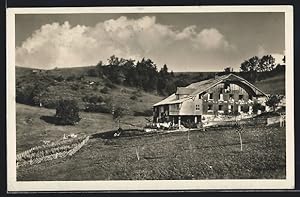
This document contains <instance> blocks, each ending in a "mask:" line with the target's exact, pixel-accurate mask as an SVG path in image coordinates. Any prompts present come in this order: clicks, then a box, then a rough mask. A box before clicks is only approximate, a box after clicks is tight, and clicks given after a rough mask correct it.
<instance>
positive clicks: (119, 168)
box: [17, 126, 285, 181]
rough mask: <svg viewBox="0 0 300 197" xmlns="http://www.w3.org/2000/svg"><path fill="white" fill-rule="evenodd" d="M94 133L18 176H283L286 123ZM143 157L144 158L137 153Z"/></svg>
mask: <svg viewBox="0 0 300 197" xmlns="http://www.w3.org/2000/svg"><path fill="white" fill-rule="evenodd" d="M242 138H243V141H244V142H243V151H240V142H239V136H238V134H237V133H236V132H235V131H234V130H231V129H226V130H213V131H204V132H203V131H190V132H189V134H188V133H187V132H180V133H164V134H162V133H155V134H147V135H144V136H132V137H120V138H114V139H102V138H92V139H91V140H90V141H89V142H88V143H87V145H85V146H84V147H83V148H82V149H80V150H79V151H78V152H77V153H76V154H75V155H73V156H72V157H67V158H64V159H61V160H52V161H49V162H46V163H41V164H37V165H33V166H28V167H24V168H19V169H18V170H17V180H18V181H46V180H50V181H51V180H56V181H71V180H72V181H76V180H157V179H159V180H174V179H187V180H196V179H236V178H238V179H254V178H255V179H257V178H259V179H283V178H285V128H279V127H274V126H272V127H266V126H260V127H255V128H254V127H248V128H244V133H243V134H242ZM138 158H139V159H138Z"/></svg>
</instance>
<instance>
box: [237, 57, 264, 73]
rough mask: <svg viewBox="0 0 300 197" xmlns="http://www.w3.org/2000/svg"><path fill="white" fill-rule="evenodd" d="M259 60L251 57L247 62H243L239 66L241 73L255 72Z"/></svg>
mask: <svg viewBox="0 0 300 197" xmlns="http://www.w3.org/2000/svg"><path fill="white" fill-rule="evenodd" d="M259 62H260V60H259V58H258V57H257V56H254V57H251V58H250V59H249V60H245V61H244V62H243V63H242V64H241V67H240V69H241V71H242V72H251V71H256V70H257V67H258V66H259Z"/></svg>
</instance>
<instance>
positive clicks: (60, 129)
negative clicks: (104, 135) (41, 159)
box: [16, 104, 147, 153]
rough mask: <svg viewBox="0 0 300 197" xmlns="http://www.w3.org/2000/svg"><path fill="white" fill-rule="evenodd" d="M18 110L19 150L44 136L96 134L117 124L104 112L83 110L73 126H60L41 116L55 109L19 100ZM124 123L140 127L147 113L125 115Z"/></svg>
mask: <svg viewBox="0 0 300 197" xmlns="http://www.w3.org/2000/svg"><path fill="white" fill-rule="evenodd" d="M16 111H17V114H16V115H17V117H16V118H17V120H16V123H17V136H16V138H17V139H16V144H17V153H19V152H21V151H25V150H27V149H30V148H32V147H34V146H38V145H42V144H43V142H42V141H43V140H50V141H57V140H58V139H61V138H62V137H63V136H64V134H66V135H69V134H71V133H74V134H86V135H89V134H93V133H98V132H105V131H109V130H112V129H116V128H117V126H116V124H115V123H114V121H113V119H112V115H110V114H103V113H85V112H80V117H81V118H82V119H81V120H80V122H79V123H78V124H77V125H74V126H58V125H54V124H50V123H47V122H45V121H44V120H42V119H40V118H41V117H42V116H53V115H55V110H53V109H46V108H39V107H32V106H28V105H23V104H16ZM122 121H123V122H124V123H130V124H133V125H136V126H137V127H142V126H143V125H145V124H146V122H147V121H146V119H145V117H142V116H137V117H135V116H126V117H124V118H123V119H122ZM121 126H122V128H125V129H126V128H134V127H133V126H131V125H128V124H121Z"/></svg>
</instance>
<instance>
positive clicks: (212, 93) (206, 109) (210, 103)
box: [153, 74, 266, 124]
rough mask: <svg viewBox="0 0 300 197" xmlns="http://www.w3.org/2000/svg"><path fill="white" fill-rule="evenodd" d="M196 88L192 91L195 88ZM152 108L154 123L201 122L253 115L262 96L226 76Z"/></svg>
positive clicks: (199, 84) (190, 87)
mask: <svg viewBox="0 0 300 197" xmlns="http://www.w3.org/2000/svg"><path fill="white" fill-rule="evenodd" d="M195 87H196V88H195ZM184 88H186V90H184V89H183V87H180V90H179V91H178V90H177V92H176V93H174V94H172V95H171V96H169V97H168V98H166V99H164V100H163V101H161V102H159V103H157V104H155V105H154V106H153V121H154V122H169V121H171V122H174V123H176V124H177V123H179V124H180V121H182V120H185V119H188V120H189V121H194V122H195V123H199V122H201V120H202V118H203V117H205V116H217V115H228V116H230V115H235V114H237V113H239V114H249V115H251V114H253V105H254V104H255V103H260V104H261V105H264V101H265V99H266V94H265V93H263V92H262V91H261V90H259V89H258V88H256V87H255V86H254V85H252V84H250V83H249V82H248V81H246V80H245V79H243V78H241V77H238V76H236V75H234V74H229V75H226V76H222V77H219V78H216V79H210V80H207V81H201V82H198V83H194V84H191V85H189V86H187V87H184Z"/></svg>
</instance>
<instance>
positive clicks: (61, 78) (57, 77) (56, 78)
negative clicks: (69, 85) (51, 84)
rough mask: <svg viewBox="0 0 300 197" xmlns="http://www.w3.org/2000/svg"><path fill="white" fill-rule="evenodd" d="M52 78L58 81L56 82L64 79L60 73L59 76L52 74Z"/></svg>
mask: <svg viewBox="0 0 300 197" xmlns="http://www.w3.org/2000/svg"><path fill="white" fill-rule="evenodd" d="M54 79H55V80H56V81H58V82H62V81H63V80H65V79H64V77H63V76H61V75H59V76H54Z"/></svg>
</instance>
